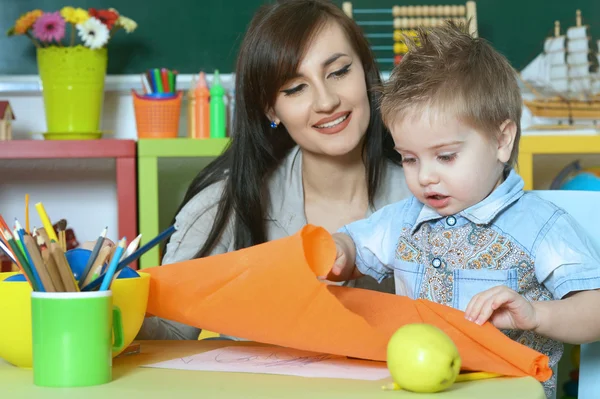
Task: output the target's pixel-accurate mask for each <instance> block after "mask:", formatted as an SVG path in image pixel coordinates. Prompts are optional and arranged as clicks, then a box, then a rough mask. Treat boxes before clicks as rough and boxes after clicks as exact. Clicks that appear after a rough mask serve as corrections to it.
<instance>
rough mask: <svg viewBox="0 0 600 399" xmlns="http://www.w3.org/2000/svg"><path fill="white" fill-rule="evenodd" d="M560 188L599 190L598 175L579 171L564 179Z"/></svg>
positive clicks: (599, 180)
mask: <svg viewBox="0 0 600 399" xmlns="http://www.w3.org/2000/svg"><path fill="white" fill-rule="evenodd" d="M560 189H561V190H585V191H600V177H598V176H596V175H595V174H593V173H590V172H580V173H578V174H577V175H575V176H573V177H572V178H570V179H568V180H567V181H565V182H564V183H563V185H562V186H561V187H560Z"/></svg>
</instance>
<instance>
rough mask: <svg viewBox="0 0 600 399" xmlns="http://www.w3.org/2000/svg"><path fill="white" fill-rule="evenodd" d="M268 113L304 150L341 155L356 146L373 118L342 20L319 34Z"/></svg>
mask: <svg viewBox="0 0 600 399" xmlns="http://www.w3.org/2000/svg"><path fill="white" fill-rule="evenodd" d="M267 116H268V117H269V119H270V120H275V122H277V123H282V124H283V125H284V126H285V127H286V128H287V130H288V132H289V134H290V136H291V137H292V139H293V140H294V141H295V142H296V143H297V144H298V145H299V146H300V147H301V148H302V149H303V150H305V151H309V152H312V153H315V154H322V155H329V156H340V155H345V154H347V153H349V152H351V151H352V150H354V149H355V148H357V147H358V145H359V143H360V142H361V140H362V138H363V137H364V135H365V133H366V131H367V127H368V125H369V118H370V106H369V99H368V96H367V87H366V82H365V72H364V70H363V66H362V62H361V60H360V58H359V56H358V54H356V52H355V51H354V49H353V47H352V45H351V44H350V43H349V41H348V39H347V38H346V35H345V34H344V32H343V31H342V29H341V28H340V27H339V25H338V24H336V23H328V24H327V25H325V26H324V27H323V28H322V29H321V31H320V32H318V34H316V35H315V37H314V39H313V41H312V42H311V43H310V44H309V47H308V49H307V51H306V54H305V56H304V58H303V59H302V61H301V62H300V65H299V68H298V72H297V76H296V77H295V78H293V79H291V80H290V81H288V82H286V83H285V84H284V85H283V87H282V88H281V89H280V90H279V93H278V94H277V99H276V101H275V105H274V107H273V109H272V110H271V111H270V112H269V114H268V115H267Z"/></svg>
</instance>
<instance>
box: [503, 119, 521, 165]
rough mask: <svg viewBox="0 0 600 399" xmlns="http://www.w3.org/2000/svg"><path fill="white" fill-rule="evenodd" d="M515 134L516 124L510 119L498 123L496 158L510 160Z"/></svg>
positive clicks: (504, 161)
mask: <svg viewBox="0 0 600 399" xmlns="http://www.w3.org/2000/svg"><path fill="white" fill-rule="evenodd" d="M516 136H517V124H516V123H515V122H513V121H511V120H510V119H507V120H505V121H504V122H502V124H501V125H500V136H499V137H498V160H499V161H500V162H502V163H506V162H508V161H509V160H510V156H511V154H512V150H513V147H514V146H515V138H516Z"/></svg>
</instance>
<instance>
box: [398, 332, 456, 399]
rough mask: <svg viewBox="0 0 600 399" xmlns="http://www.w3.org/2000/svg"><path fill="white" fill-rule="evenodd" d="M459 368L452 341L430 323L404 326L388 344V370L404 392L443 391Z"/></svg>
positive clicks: (450, 383)
mask: <svg viewBox="0 0 600 399" xmlns="http://www.w3.org/2000/svg"><path fill="white" fill-rule="evenodd" d="M460 365H461V359H460V355H459V353H458V349H457V348H456V345H455V344H454V342H453V341H452V340H451V339H450V337H449V336H448V335H446V333H444V332H443V331H442V330H440V329H439V328H437V327H435V326H433V325H431V324H421V323H415V324H407V325H405V326H403V327H401V328H399V329H398V330H397V331H396V332H395V333H394V335H392V337H391V338H390V340H389V342H388V346H387V366H388V369H389V371H390V374H391V375H392V378H393V379H394V382H396V384H398V385H399V386H400V388H402V389H405V390H407V391H413V392H439V391H443V390H444V389H446V388H448V387H450V386H451V385H452V384H454V381H455V380H456V376H457V375H458V374H459V372H460Z"/></svg>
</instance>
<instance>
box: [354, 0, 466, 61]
mask: <svg viewBox="0 0 600 399" xmlns="http://www.w3.org/2000/svg"><path fill="white" fill-rule="evenodd" d="M342 9H343V10H344V12H345V13H346V15H348V16H349V17H350V18H353V19H355V21H356V23H357V24H358V26H360V27H361V28H362V29H363V31H364V32H365V36H366V37H367V39H368V40H369V42H370V43H371V50H373V52H374V53H375V56H376V60H377V63H378V64H379V66H380V68H381V69H382V70H385V69H391V67H392V66H393V65H396V64H397V63H399V62H400V60H401V59H402V56H403V55H404V54H406V52H407V51H408V48H407V46H406V44H405V43H404V35H408V36H415V35H416V30H415V29H416V28H418V27H424V28H427V27H436V26H440V25H442V24H443V23H444V21H447V20H452V21H455V22H457V23H462V24H468V29H469V33H470V34H471V35H473V36H474V37H476V36H477V10H476V5H475V2H474V1H467V2H466V4H464V5H463V4H460V5H422V6H415V5H403V6H400V5H395V6H393V7H391V8H353V7H352V3H351V2H349V1H346V2H344V3H343V4H342ZM355 15H356V16H359V15H360V16H361V17H362V16H368V17H369V18H370V19H369V20H366V19H364V20H363V19H356V18H355ZM389 17H391V18H389ZM390 31H391V32H390ZM392 54H393V57H391V56H390V55H392Z"/></svg>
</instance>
